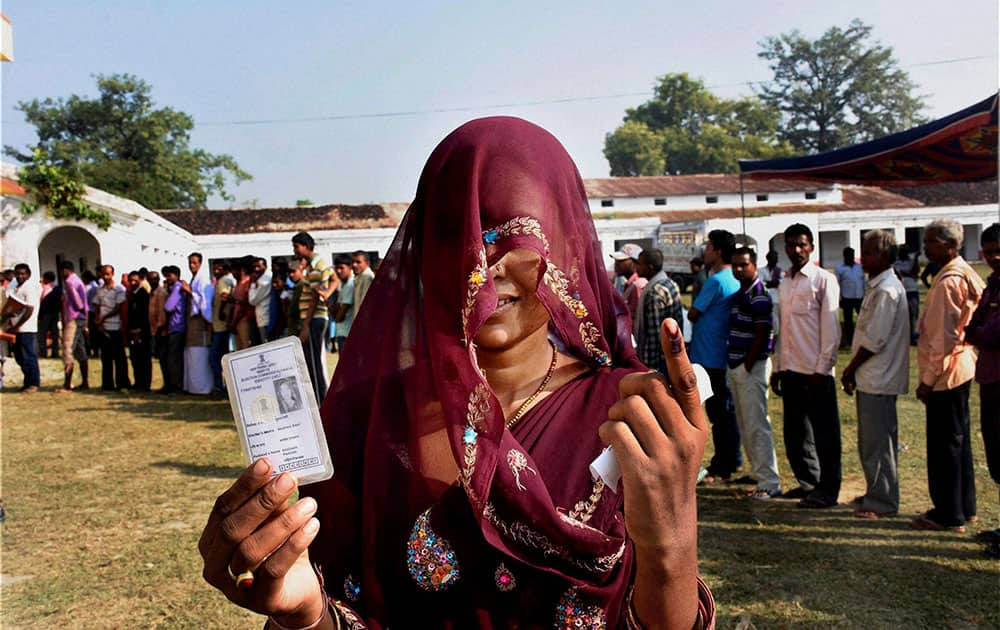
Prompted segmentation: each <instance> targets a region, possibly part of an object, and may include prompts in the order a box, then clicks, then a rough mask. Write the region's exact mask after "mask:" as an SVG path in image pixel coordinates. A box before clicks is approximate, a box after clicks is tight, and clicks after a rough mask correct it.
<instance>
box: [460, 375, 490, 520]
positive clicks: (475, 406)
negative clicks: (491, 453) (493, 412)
mask: <svg viewBox="0 0 1000 630" xmlns="http://www.w3.org/2000/svg"><path fill="white" fill-rule="evenodd" d="M489 411H490V394H489V390H488V389H487V388H486V385H484V384H483V383H478V384H477V385H476V389H474V390H473V391H472V394H471V395H470V396H469V406H468V411H467V412H466V415H465V420H466V427H465V433H464V434H463V435H462V443H463V444H464V445H465V457H464V458H463V460H462V469H461V471H460V477H461V480H462V486H463V487H464V488H465V492H466V494H468V495H469V498H470V499H472V501H473V502H474V503H476V504H478V503H479V501H478V499H477V497H476V493H475V490H473V488H472V475H473V473H474V472H475V470H476V458H477V451H476V442H477V441H478V439H479V431H482V430H483V429H484V428H485V426H486V414H488V413H489Z"/></svg>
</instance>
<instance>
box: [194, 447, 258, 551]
mask: <svg viewBox="0 0 1000 630" xmlns="http://www.w3.org/2000/svg"><path fill="white" fill-rule="evenodd" d="M269 479H271V461H270V460H269V459H267V458H266V457H262V458H261V459H258V460H257V461H255V462H254V463H253V464H251V465H250V466H248V467H247V468H246V470H244V471H243V473H242V474H241V475H240V476H239V478H237V479H236V481H235V482H233V485H231V486H229V489H227V490H226V491H225V492H223V493H222V494H220V495H219V497H218V498H217V499H216V500H215V505H213V506H212V512H211V514H209V515H208V523H206V524H205V529H204V530H202V532H201V538H200V539H199V540H198V550H199V551H201V555H202V556H205V555H207V553H208V546H210V545H211V543H212V541H213V540H214V539H215V533H216V530H217V529H218V528H219V523H221V522H222V521H223V520H224V519H225V518H226V517H227V516H229V515H230V514H232V513H233V512H235V511H236V510H237V509H239V507H240V506H241V505H243V504H244V503H246V502H247V499H249V498H250V497H252V496H253V495H254V493H255V492H257V490H259V489H260V487H261V486H263V485H264V484H266V483H267V482H268V480H269Z"/></svg>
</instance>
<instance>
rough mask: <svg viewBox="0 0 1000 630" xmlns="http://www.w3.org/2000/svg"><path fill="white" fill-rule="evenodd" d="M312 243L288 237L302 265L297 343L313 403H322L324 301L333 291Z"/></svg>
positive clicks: (301, 236)
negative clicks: (307, 375)
mask: <svg viewBox="0 0 1000 630" xmlns="http://www.w3.org/2000/svg"><path fill="white" fill-rule="evenodd" d="M315 247H316V242H315V241H314V240H313V237H312V236H310V235H309V233H308V232H299V233H298V234H296V235H295V236H293V237H292V250H293V251H294V252H295V257H296V258H298V259H299V260H304V261H306V264H305V268H304V270H303V274H302V294H301V296H300V297H299V324H300V328H299V339H300V340H301V341H302V350H303V351H304V352H305V355H306V367H308V368H309V377H310V378H311V379H312V385H313V392H314V393H315V394H316V402H317V403H318V404H322V403H323V399H324V398H325V397H326V388H327V385H328V382H329V381H328V378H327V375H326V345H325V343H324V336H325V335H326V328H327V326H328V324H329V319H330V315H329V311H328V309H327V305H326V300H327V298H328V297H329V296H330V293H331V292H332V290H333V287H331V286H330V284H331V280H332V275H333V271H332V270H331V269H330V266H329V265H328V264H327V263H326V261H325V260H323V258H322V256H320V255H319V254H317V253H316V252H315V251H314V248H315Z"/></svg>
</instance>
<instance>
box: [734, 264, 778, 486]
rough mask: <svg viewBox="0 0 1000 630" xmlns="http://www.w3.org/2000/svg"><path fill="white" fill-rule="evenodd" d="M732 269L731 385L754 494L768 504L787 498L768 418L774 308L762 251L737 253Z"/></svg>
mask: <svg viewBox="0 0 1000 630" xmlns="http://www.w3.org/2000/svg"><path fill="white" fill-rule="evenodd" d="M732 268H733V275H734V276H735V277H736V279H737V280H738V281H739V283H740V289H741V290H740V292H739V293H738V294H737V296H736V299H735V300H734V301H733V307H732V310H730V313H729V341H728V343H727V357H726V358H727V363H728V366H729V370H728V371H727V372H726V384H727V385H728V386H729V391H730V392H732V395H733V406H734V407H735V409H736V421H737V423H738V424H739V431H740V436H741V437H742V438H743V448H744V449H745V450H746V455H747V459H749V460H750V475H751V476H752V477H753V478H754V480H755V481H756V482H757V488H756V489H754V490H753V491H751V492H750V494H749V496H750V497H751V498H753V499H761V500H767V499H772V498H774V497H777V496H781V478H780V477H779V476H778V459H777V455H776V454H775V452H774V433H773V432H772V431H771V419H770V418H769V417H768V415H767V387H768V380H769V379H770V377H771V357H770V355H771V341H772V339H771V330H772V329H773V327H774V325H773V321H774V318H773V311H774V309H773V305H772V304H771V297H770V295H768V292H767V289H765V288H764V283H763V282H761V280H760V278H759V277H758V276H757V252H755V251H754V250H753V249H751V248H749V247H740V248H739V249H737V250H736V251H735V252H733V257H732Z"/></svg>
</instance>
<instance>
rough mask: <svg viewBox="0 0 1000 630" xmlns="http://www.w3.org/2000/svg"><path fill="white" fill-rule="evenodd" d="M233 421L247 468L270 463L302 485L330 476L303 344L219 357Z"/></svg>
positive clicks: (290, 341) (288, 342)
mask: <svg viewBox="0 0 1000 630" xmlns="http://www.w3.org/2000/svg"><path fill="white" fill-rule="evenodd" d="M222 368H223V369H222V372H223V376H225V379H226V389H227V390H228V391H229V403H230V405H231V406H232V408H233V419H235V420H236V429H237V431H239V434H240V446H241V447H242V450H243V458H244V461H245V463H246V464H247V465H250V464H251V463H253V462H255V461H257V460H258V459H260V458H262V457H267V458H268V459H270V460H271V464H272V465H273V470H274V474H279V473H283V472H290V473H292V474H294V475H295V476H296V477H297V478H298V480H299V484H300V485H305V484H307V483H313V482H316V481H323V480H324V479H329V478H330V477H332V476H333V462H332V461H330V450H329V448H328V447H327V444H326V435H324V433H323V423H322V421H321V420H320V416H319V407H318V405H317V404H316V396H315V395H314V393H313V388H312V384H311V382H310V380H309V371H308V369H307V368H306V360H305V355H303V353H302V343H301V342H300V341H299V338H298V337H285V338H283V339H278V340H277V341H272V342H269V343H265V344H262V345H259V346H254V347H252V348H248V349H246V350H240V351H239V352H231V353H229V354H227V355H226V356H224V357H223V358H222Z"/></svg>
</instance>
